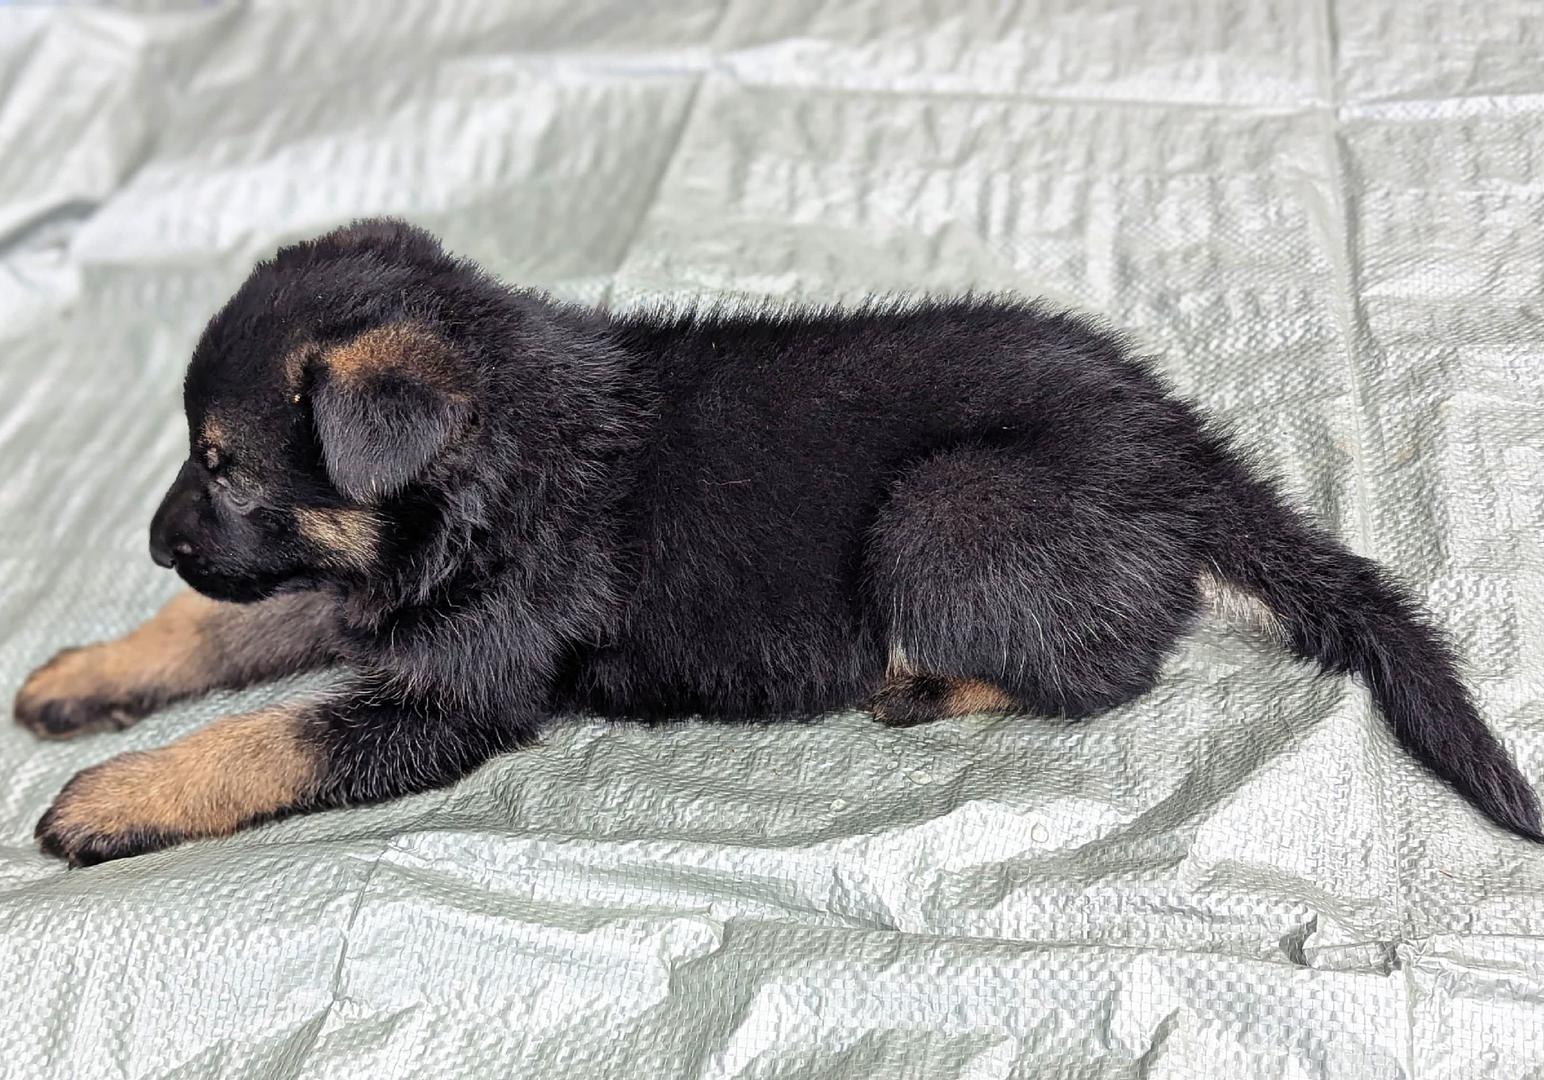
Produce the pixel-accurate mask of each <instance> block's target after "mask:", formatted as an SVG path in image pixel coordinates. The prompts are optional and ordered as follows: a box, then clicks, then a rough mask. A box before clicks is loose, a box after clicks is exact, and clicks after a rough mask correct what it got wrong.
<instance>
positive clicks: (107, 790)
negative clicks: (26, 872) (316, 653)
mask: <svg viewBox="0 0 1544 1080" xmlns="http://www.w3.org/2000/svg"><path fill="white" fill-rule="evenodd" d="M318 754H319V750H318V748H317V747H316V746H314V745H312V744H311V743H310V742H309V741H307V740H306V739H305V738H304V736H303V733H302V729H301V719H300V717H299V715H298V714H297V713H296V711H295V709H294V708H293V707H288V708H287V707H282V706H280V707H275V708H271V709H265V710H263V711H261V712H256V713H249V714H247V715H245V716H233V717H227V718H226V719H224V720H219V721H216V722H215V723H213V724H211V725H209V726H208V727H206V728H203V729H202V730H200V731H195V732H194V733H193V734H191V735H188V736H186V737H185V738H182V739H179V740H178V741H176V742H174V743H172V744H171V745H170V746H165V747H162V748H161V749H159V750H148V751H140V752H137V753H130V754H119V755H118V756H117V757H115V758H110V759H109V760H107V761H105V762H103V763H102V764H100V765H95V766H93V767H91V768H89V769H85V770H83V771H81V772H78V773H76V774H75V776H74V778H72V779H71V780H70V782H69V783H67V784H65V785H64V789H63V790H62V791H60V792H59V794H58V796H57V797H56V798H55V799H54V804H53V805H52V806H50V807H49V808H48V812H47V813H45V814H44V815H43V817H42V819H41V820H40V821H39V822H38V825H37V830H36V835H37V839H38V842H39V844H40V845H41V846H42V848H43V850H44V851H46V852H48V853H49V854H50V855H58V856H61V857H63V858H65V859H68V860H69V861H70V864H71V865H73V866H88V865H90V864H92V863H99V862H105V861H107V860H108V859H122V858H126V857H127V856H130V855H140V854H143V853H145V852H147V851H157V850H159V849H161V848H165V847H171V846H172V845H173V844H178V843H181V842H182V841H184V840H197V839H200V838H204V837H211V836H228V835H230V834H231V833H233V832H235V831H236V830H237V829H240V828H242V827H244V826H246V825H251V824H253V823H255V822H258V821H264V820H267V819H269V818H273V817H276V816H278V815H281V814H285V813H289V812H292V811H294V810H296V809H298V808H300V807H301V806H302V805H303V804H305V802H306V799H307V798H308V796H309V795H310V793H311V792H312V791H313V790H314V782H315V779H316V777H317V776H318V774H319V769H320V758H319V757H318Z"/></svg>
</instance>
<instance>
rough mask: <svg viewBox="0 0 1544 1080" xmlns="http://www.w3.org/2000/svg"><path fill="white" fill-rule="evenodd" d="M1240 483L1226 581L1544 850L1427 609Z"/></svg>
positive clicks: (1252, 483) (1224, 554) (1432, 763)
mask: <svg viewBox="0 0 1544 1080" xmlns="http://www.w3.org/2000/svg"><path fill="white" fill-rule="evenodd" d="M1228 471H1229V472H1230V473H1232V475H1230V476H1228V477H1227V478H1226V480H1225V482H1224V483H1223V484H1222V485H1220V487H1219V490H1221V491H1225V492H1231V493H1232V494H1233V495H1234V496H1236V497H1235V498H1232V499H1230V500H1229V502H1230V505H1229V506H1227V507H1226V508H1224V509H1223V510H1222V518H1223V520H1222V521H1220V522H1219V523H1218V524H1219V529H1218V531H1217V533H1216V534H1215V535H1214V540H1213V543H1212V545H1211V546H1212V551H1211V557H1212V562H1213V564H1214V567H1215V570H1216V572H1217V575H1218V577H1219V579H1220V580H1221V581H1222V582H1223V583H1224V584H1227V585H1231V586H1233V587H1235V588H1236V589H1239V590H1242V591H1243V592H1245V593H1246V594H1249V595H1250V596H1252V597H1254V598H1256V599H1258V600H1260V601H1263V602H1264V604H1265V606H1266V607H1267V608H1269V609H1270V611H1271V612H1272V614H1273V615H1274V616H1275V620H1276V622H1277V623H1278V624H1279V626H1280V629H1281V632H1282V636H1283V637H1284V638H1285V640H1286V643H1287V645H1288V646H1289V647H1290V648H1291V649H1292V651H1293V652H1295V653H1296V654H1297V655H1298V656H1300V657H1302V658H1304V659H1307V660H1313V661H1316V662H1317V663H1318V664H1319V665H1320V666H1321V667H1322V668H1323V669H1324V670H1325V671H1327V672H1339V673H1344V672H1355V673H1356V674H1359V675H1361V676H1362V678H1363V679H1365V680H1366V682H1367V685H1368V687H1369V688H1370V689H1371V691H1372V696H1373V701H1374V702H1375V703H1376V704H1377V706H1378V708H1379V710H1380V711H1381V712H1382V713H1383V715H1384V717H1385V718H1387V720H1388V722H1389V723H1390V724H1391V725H1392V726H1393V728H1394V734H1395V736H1396V737H1397V738H1398V740H1399V742H1400V743H1401V744H1402V745H1403V746H1404V747H1405V748H1406V749H1407V750H1409V751H1410V753H1411V754H1413V755H1415V757H1416V758H1417V759H1418V760H1419V761H1421V762H1422V763H1423V764H1424V765H1426V767H1427V768H1429V769H1431V771H1432V772H1434V773H1436V774H1437V775H1438V776H1440V777H1441V778H1442V779H1444V780H1446V781H1447V782H1448V783H1449V784H1451V785H1453V787H1455V788H1457V789H1458V791H1459V792H1460V793H1461V794H1462V795H1463V796H1464V797H1465V798H1466V799H1468V800H1469V801H1470V802H1471V803H1473V804H1474V805H1475V806H1476V807H1478V808H1479V809H1480V811H1481V812H1482V813H1484V814H1485V815H1486V816H1487V817H1489V818H1490V819H1491V820H1492V821H1494V822H1496V823H1497V824H1498V825H1501V826H1503V827H1504V828H1507V829H1510V830H1511V831H1512V832H1515V833H1517V834H1519V835H1521V836H1526V837H1528V838H1529V839H1531V840H1544V835H1541V832H1540V826H1539V802H1538V798H1537V796H1535V795H1534V793H1533V789H1532V788H1530V787H1529V786H1528V781H1527V780H1525V779H1524V778H1523V775H1522V773H1520V772H1519V771H1518V769H1517V766H1516V765H1515V764H1514V763H1513V761H1512V759H1511V757H1510V756H1509V755H1508V754H1507V752H1506V749H1505V748H1504V747H1503V746H1502V745H1501V743H1500V742H1499V741H1497V739H1496V737H1495V736H1494V735H1492V734H1491V732H1490V730H1489V729H1488V728H1486V726H1485V723H1484V721H1482V720H1481V719H1480V716H1479V713H1478V712H1476V711H1475V707H1474V702H1473V701H1472V700H1471V698H1470V697H1469V693H1468V691H1467V690H1466V689H1465V688H1464V685H1463V683H1462V682H1461V681H1460V680H1459V677H1458V670H1457V664H1456V662H1455V659H1454V656H1453V653H1452V651H1451V649H1450V648H1449V646H1448V645H1447V643H1446V642H1445V641H1444V640H1443V637H1442V635H1441V634H1440V633H1439V632H1438V631H1437V630H1436V629H1434V628H1433V627H1432V625H1431V624H1430V623H1429V622H1428V621H1427V619H1426V617H1425V616H1424V615H1423V614H1422V612H1421V610H1420V608H1419V607H1418V606H1417V604H1416V603H1415V601H1413V600H1412V599H1411V598H1410V597H1409V596H1408V595H1407V594H1406V593H1405V592H1404V591H1403V590H1402V589H1400V588H1399V587H1398V586H1397V585H1395V584H1394V583H1393V582H1392V581H1390V580H1389V579H1388V578H1387V577H1386V576H1385V575H1384V574H1383V572H1382V571H1381V570H1380V569H1379V568H1378V567H1377V566H1376V565H1374V564H1373V563H1371V562H1369V561H1368V560H1367V559H1364V558H1361V557H1360V556H1357V555H1353V554H1352V553H1351V552H1349V551H1347V550H1346V549H1345V548H1343V547H1341V546H1340V545H1339V544H1338V543H1336V542H1335V541H1334V540H1332V539H1330V538H1329V537H1327V536H1325V535H1324V534H1322V533H1320V532H1319V531H1318V530H1316V529H1314V528H1313V527H1312V526H1310V525H1309V524H1308V523H1307V522H1306V521H1305V520H1304V519H1303V518H1301V517H1300V516H1299V515H1298V514H1297V513H1295V512H1294V511H1293V510H1291V509H1290V508H1289V507H1288V506H1287V505H1286V504H1285V503H1284V502H1283V501H1282V500H1281V498H1280V497H1279V496H1278V495H1277V494H1276V492H1275V491H1274V490H1273V488H1272V487H1271V486H1270V485H1268V484H1265V483H1262V482H1259V481H1257V480H1255V479H1253V478H1252V477H1248V476H1245V475H1244V474H1243V472H1242V470H1239V471H1238V472H1233V471H1232V470H1231V469H1229V470H1228Z"/></svg>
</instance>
